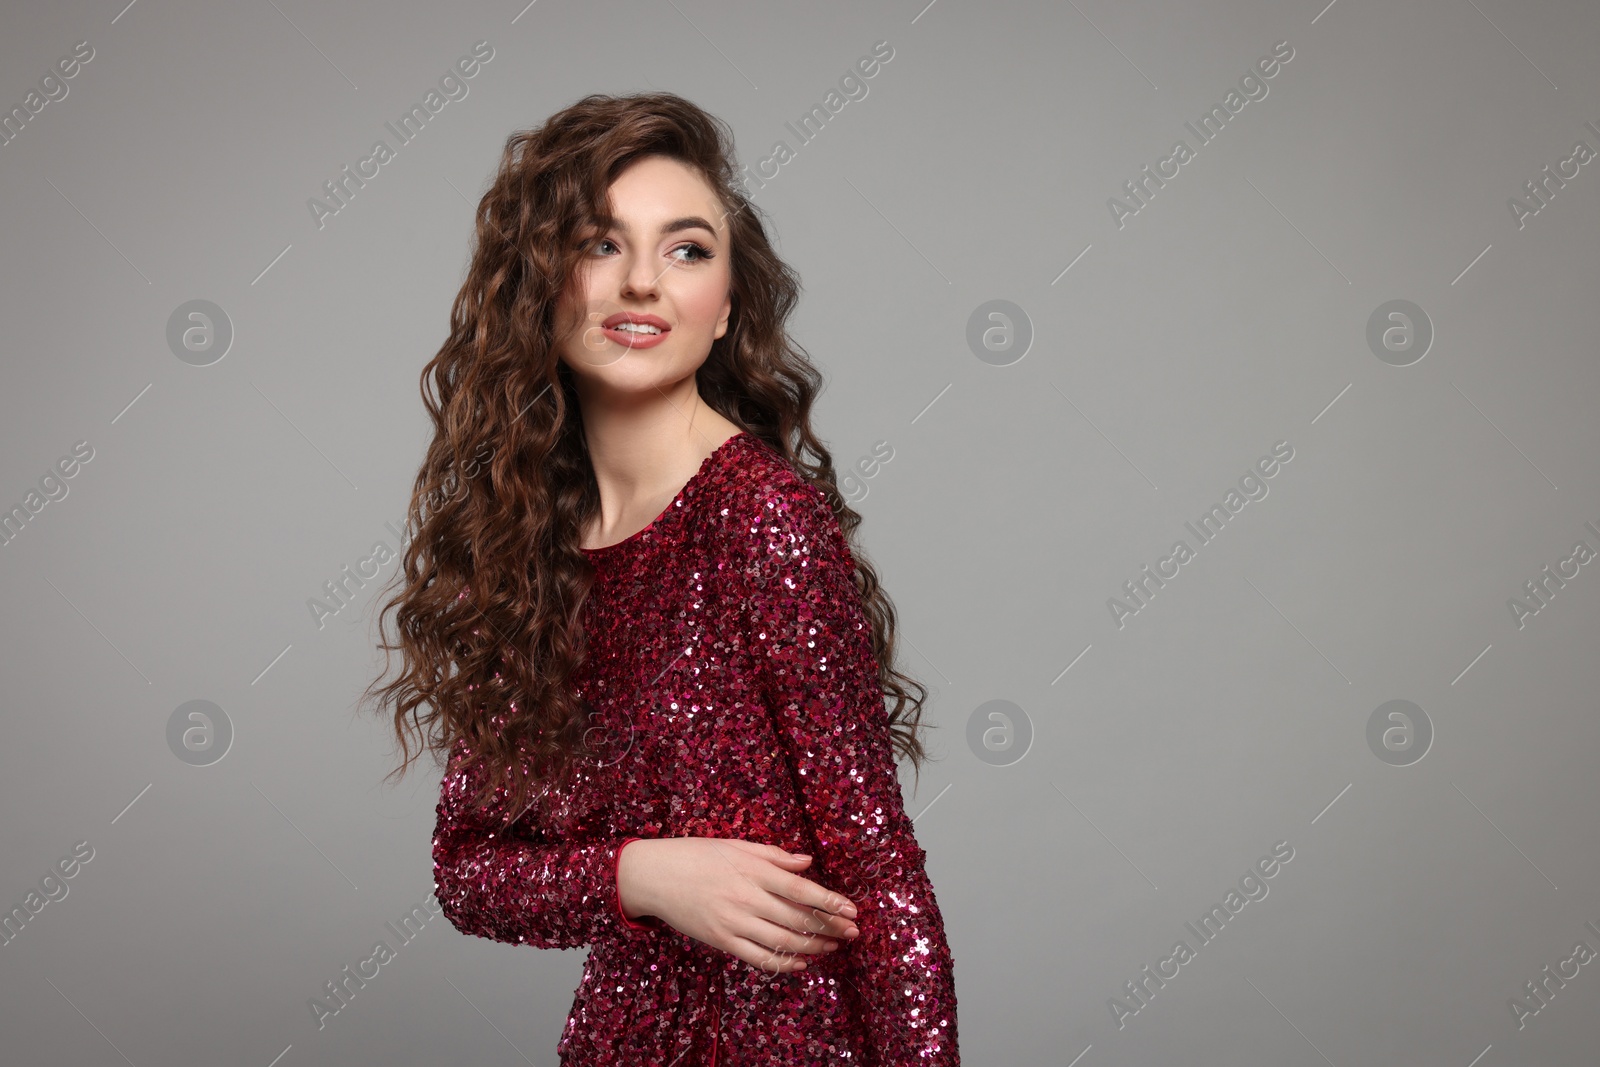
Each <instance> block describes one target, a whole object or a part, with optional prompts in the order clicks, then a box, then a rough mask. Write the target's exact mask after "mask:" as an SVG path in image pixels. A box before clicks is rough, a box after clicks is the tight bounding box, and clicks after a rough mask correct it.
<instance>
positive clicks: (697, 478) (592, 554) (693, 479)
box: [578, 430, 751, 559]
mask: <svg viewBox="0 0 1600 1067" xmlns="http://www.w3.org/2000/svg"><path fill="white" fill-rule="evenodd" d="M750 436H751V434H750V431H749V430H740V431H739V432H738V433H735V434H734V435H733V436H732V437H730V438H728V439H727V440H726V441H724V442H722V443H721V444H720V445H718V446H717V447H716V448H714V449H712V450H711V454H710V455H709V456H707V457H706V458H705V459H703V460H701V461H700V469H699V470H697V471H695V472H694V474H692V475H691V476H690V477H689V480H688V481H687V482H684V483H683V486H682V487H681V488H680V489H679V490H678V491H677V493H675V494H674V495H673V497H672V500H671V502H669V503H668V504H667V507H666V510H664V511H662V513H661V514H659V515H657V516H656V517H655V518H654V519H652V520H650V523H649V525H647V526H645V527H644V528H643V529H641V530H639V531H637V532H635V533H632V534H629V535H628V536H627V537H624V538H623V539H622V540H620V541H613V542H612V543H611V544H609V545H601V546H600V547H599V548H584V547H582V546H581V545H580V546H579V547H578V551H579V552H582V553H583V554H584V555H585V556H588V557H589V558H590V559H594V558H596V557H600V556H604V555H606V554H607V553H610V552H614V551H616V550H617V549H619V548H622V547H623V546H624V545H631V544H634V543H635V542H637V541H641V540H643V539H644V537H645V536H646V535H647V534H650V533H652V532H653V531H656V530H658V529H660V527H661V525H662V523H664V522H665V521H666V518H667V516H669V515H671V514H672V513H673V512H675V511H679V510H681V509H680V508H679V506H678V505H679V502H680V501H681V500H682V499H683V497H684V494H685V493H688V492H689V491H690V490H691V489H694V488H696V487H698V486H699V484H700V483H701V482H702V481H704V480H705V478H706V475H708V474H709V473H710V472H711V468H712V465H713V463H712V461H713V460H715V459H716V458H717V457H718V456H720V455H722V453H723V452H725V451H727V450H728V448H729V446H731V445H732V444H733V443H734V442H735V441H738V440H741V439H743V438H746V437H750Z"/></svg>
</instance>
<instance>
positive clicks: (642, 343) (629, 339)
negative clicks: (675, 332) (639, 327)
mask: <svg viewBox="0 0 1600 1067" xmlns="http://www.w3.org/2000/svg"><path fill="white" fill-rule="evenodd" d="M600 332H601V333H603V334H605V335H606V336H607V337H608V338H610V339H611V340H613V341H615V342H616V343H617V344H619V345H623V346H625V347H627V348H654V347H655V346H656V345H658V344H660V343H661V342H662V341H665V340H666V339H667V334H669V333H671V332H672V331H671V330H662V331H661V332H660V333H636V332H634V331H633V330H618V329H614V328H611V327H604V326H603V327H601V328H600Z"/></svg>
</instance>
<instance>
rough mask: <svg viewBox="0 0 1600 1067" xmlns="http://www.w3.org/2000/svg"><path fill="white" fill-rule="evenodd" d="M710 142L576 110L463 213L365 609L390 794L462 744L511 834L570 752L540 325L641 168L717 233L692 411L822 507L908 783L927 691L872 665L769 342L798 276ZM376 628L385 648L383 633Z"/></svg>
mask: <svg viewBox="0 0 1600 1067" xmlns="http://www.w3.org/2000/svg"><path fill="white" fill-rule="evenodd" d="M732 144H733V138H732V134H731V132H730V131H729V130H728V128H727V127H726V125H725V124H724V123H723V122H722V121H721V120H719V119H716V118H714V117H713V116H711V115H709V114H707V113H706V112H705V111H703V110H701V109H700V108H699V107H697V106H695V105H694V104H692V103H690V102H689V101H688V100H685V99H683V98H682V97H680V96H677V95H675V94H672V93H639V94H634V95H631V96H621V97H618V96H603V95H599V94H595V95H591V96H586V97H584V98H583V99H582V100H579V101H578V102H577V103H575V104H573V105H571V106H570V107H567V108H565V109H564V110H562V111H560V112H558V113H556V114H555V115H554V116H552V117H551V118H550V120H549V121H548V122H546V123H545V124H544V125H543V126H541V127H539V128H537V129H533V130H523V131H519V132H517V133H514V134H512V135H511V136H510V137H509V138H507V140H506V145H505V152H504V154H503V156H502V158H501V161H500V167H499V171H498V173H497V174H496V176H495V179H494V183H493V184H492V185H491V186H490V187H489V190H488V191H487V192H486V193H484V195H483V198H482V200H480V201H479V203H478V210H477V226H476V247H475V249H474V251H473V254H472V262H471V267H470V270H469V271H468V274H467V278H466V281H465V283H464V284H463V285H462V286H461V290H460V292H459V293H458V294H457V295H456V299H455V303H454V305H453V307H452V308H451V312H450V336H449V339H448V340H446V341H445V342H444V344H443V345H442V346H441V347H440V348H439V351H438V353H437V354H436V355H435V356H434V357H433V359H432V360H430V361H429V363H428V364H427V366H426V367H424V368H423V371H422V375H421V391H422V399H423V404H424V405H425V406H426V408H427V410H428V414H429V416H430V417H431V418H432V420H433V427H434V436H433V441H432V443H431V444H429V446H428V451H427V456H426V458H425V459H424V460H423V462H422V467H421V469H420V470H419V471H418V473H417V477H416V482H415V485H414V488H413V492H412V496H411V502H410V505H409V508H408V510H407V533H408V534H409V535H410V541H409V544H408V545H407V547H406V549H405V551H404V554H403V557H402V560H401V564H400V567H399V568H398V569H397V570H396V573H395V575H394V577H393V579H391V583H390V584H391V585H393V584H395V583H398V582H400V581H401V580H402V579H403V583H404V588H403V589H402V590H401V591H400V592H399V593H398V594H396V595H395V596H394V597H393V599H391V600H389V601H388V602H387V604H386V605H385V606H384V608H383V610H382V611H381V612H380V613H379V626H380V632H381V636H380V645H379V647H381V648H383V649H384V674H383V676H386V675H387V674H388V670H389V663H390V655H389V654H390V653H391V652H394V651H399V652H400V653H401V654H402V657H403V663H404V668H403V671H402V672H401V674H400V676H399V677H398V678H396V679H395V680H394V681H393V682H390V683H389V684H387V685H384V686H381V687H379V686H378V683H377V682H374V683H373V684H372V685H370V686H368V688H367V690H366V693H365V694H364V695H363V699H362V702H363V703H365V702H366V700H367V699H368V698H370V697H371V696H373V695H374V694H375V693H376V694H377V695H378V698H379V700H378V703H379V706H380V709H381V708H382V707H385V706H389V705H392V706H393V709H394V712H393V717H394V730H395V735H396V737H397V738H398V740H399V744H400V748H401V752H402V753H403V757H404V758H403V761H402V762H401V764H400V766H399V767H397V768H396V769H395V770H394V771H392V772H391V773H390V776H389V777H391V778H392V777H394V776H395V775H401V776H403V775H404V773H405V771H406V770H407V768H408V767H409V766H410V764H411V763H412V761H413V760H414V759H415V758H417V756H420V755H421V752H422V750H424V749H431V750H432V751H433V752H434V753H435V754H436V755H437V756H439V757H440V758H441V762H443V760H445V759H448V756H449V754H450V752H451V750H452V749H453V747H454V746H455V745H456V743H457V742H458V741H462V740H464V741H465V742H466V747H467V748H468V750H469V754H468V761H469V762H471V763H476V762H478V761H480V760H481V761H482V762H483V763H484V765H485V770H486V774H485V779H484V785H483V789H482V791H481V792H480V794H479V797H478V799H479V800H480V801H481V802H483V803H485V804H486V803H488V801H489V800H490V798H491V796H492V794H493V791H494V789H495V787H496V786H497V785H503V786H505V787H506V789H507V790H508V793H507V803H506V812H507V817H508V818H514V817H515V815H517V814H520V813H521V812H523V811H524V810H526V808H527V807H528V806H529V805H530V804H531V802H532V800H533V790H534V787H535V786H536V785H537V784H538V783H540V782H541V781H543V780H545V779H546V778H552V779H559V778H560V777H561V776H562V775H563V773H564V772H565V771H566V770H568V769H570V767H571V764H572V763H573V762H574V761H576V760H578V759H581V758H586V757H589V756H591V755H592V753H590V752H588V751H587V749H586V746H585V744H584V731H585V723H586V722H587V719H588V716H589V714H590V710H591V709H589V708H588V707H587V705H586V703H585V702H584V701H583V699H582V698H581V697H580V696H579V695H578V694H577V693H576V692H574V691H573V689H572V687H571V686H570V684H569V683H570V681H571V679H572V678H573V676H574V673H575V672H576V671H577V669H578V667H579V665H580V664H581V663H582V660H583V656H584V649H585V640H584V634H583V630H582V625H581V621H580V616H579V613H580V609H581V607H582V605H583V602H584V598H585V597H586V596H587V595H588V592H589V589H590V586H591V585H592V583H593V579H594V570H593V568H592V566H591V565H590V563H589V562H588V560H587V559H586V558H585V557H584V556H583V554H582V552H581V551H580V550H579V547H578V545H579V540H580V530H581V529H583V528H584V527H585V526H586V524H587V523H588V520H589V519H590V518H592V517H593V516H595V515H596V514H597V513H598V511H599V507H600V495H599V489H598V487H597V485H596V482H595V476H594V468H593V466H592V464H591V462H590V460H589V453H588V446H587V441H586V439H585V436H584V431H583V423H582V416H581V412H580V410H579V407H578V403H577V393H576V392H575V390H574V383H573V378H572V372H571V371H570V369H568V367H567V366H566V365H565V364H564V363H563V362H562V361H561V359H560V358H559V355H558V351H559V349H558V344H559V340H560V330H561V328H562V316H561V315H560V314H559V311H558V309H559V307H560V306H561V300H562V299H563V297H564V296H565V295H566V294H568V292H569V290H568V285H569V283H570V282H571V281H572V280H573V278H574V277H575V274H576V272H577V270H578V268H579V265H580V263H581V257H582V255H583V254H584V248H583V241H582V234H583V233H584V231H585V229H586V227H588V226H591V225H593V224H594V223H595V222H596V221H604V220H607V219H609V217H610V214H609V201H608V195H607V193H608V189H609V187H610V185H611V183H612V181H614V180H615V179H616V177H617V176H618V175H619V174H620V173H621V172H622V170H624V169H625V168H626V167H628V166H629V165H630V164H632V163H634V162H636V161H637V160H639V159H641V158H643V157H645V156H651V155H660V156H666V157H669V158H673V159H676V160H679V161H681V162H683V163H685V164H687V165H689V166H690V167H692V168H694V169H695V170H696V171H698V172H699V173H700V175H701V176H702V177H704V178H705V180H706V181H707V183H709V185H710V186H711V188H712V189H714V190H715V192H716V194H717V196H718V197H719V199H720V203H721V205H722V207H723V208H724V210H725V218H726V219H727V220H728V222H729V225H730V228H731V235H730V243H731V249H730V251H731V270H732V313H731V315H730V316H729V319H728V328H727V331H726V333H725V334H724V335H723V336H722V337H720V338H718V339H717V340H716V341H715V342H713V344H712V346H711V351H710V354H709V356H708V357H707V359H706V361H705V363H704V365H703V366H702V367H701V368H700V370H699V372H698V376H697V384H698V387H699V392H700V396H701V397H702V398H703V399H704V401H705V403H706V404H708V405H709V406H710V407H711V408H713V409H714V410H716V411H717V412H719V413H720V414H721V415H723V416H724V417H725V418H727V419H728V420H729V421H731V422H733V423H735V424H737V425H738V426H739V427H740V428H742V429H744V430H746V431H748V432H749V433H751V434H753V435H755V436H757V437H759V438H761V439H762V440H763V441H765V442H766V443H767V444H769V445H771V446H772V447H773V448H774V449H776V450H777V451H778V452H779V453H780V454H782V455H783V456H784V457H785V458H786V459H788V460H789V462H790V463H791V465H792V466H793V467H794V468H795V470H796V471H797V472H798V473H800V474H801V475H802V476H804V477H805V478H806V479H807V480H809V481H810V482H811V483H812V484H813V485H815V486H816V487H817V488H818V489H820V490H821V491H822V492H823V494H824V496H825V497H826V498H827V500H828V502H829V504H830V506H831V507H832V508H833V511H834V514H835V516H836V517H837V519H838V521H839V525H840V527H841V529H842V530H843V531H844V534H845V536H846V538H847V539H849V541H850V542H851V544H850V547H851V552H852V554H853V555H854V556H855V559H856V565H857V570H856V575H855V583H856V587H857V589H858V590H859V592H860V594H861V602H862V609H863V613H864V615H865V616H866V618H867V619H868V620H869V622H870V623H871V628H872V645H873V650H874V652H875V653H876V654H877V657H878V662H879V668H880V681H881V685H882V688H883V690H884V694H885V696H886V697H888V698H892V699H893V701H894V706H893V708H892V709H891V710H890V712H889V716H888V719H889V726H890V733H891V737H892V743H893V746H894V749H895V750H896V751H897V753H898V754H899V755H900V756H902V757H906V758H909V759H910V760H911V761H912V765H913V767H915V768H916V769H917V771H918V777H919V778H920V771H921V765H922V762H923V760H924V759H925V758H927V755H926V752H925V750H924V748H923V745H922V742H921V740H920V739H919V737H918V730H919V727H920V726H921V717H922V705H923V701H924V699H925V698H926V696H927V689H926V687H925V686H923V685H922V684H921V683H920V682H918V681H916V680H915V679H913V678H911V677H909V676H908V675H905V674H903V673H901V672H900V671H898V670H896V669H895V668H894V658H895V657H894V650H895V610H894V607H893V604H892V603H891V602H890V599H889V597H888V595H887V594H886V592H885V591H884V590H883V589H882V588H881V586H880V585H879V582H878V577H877V574H876V573H875V571H874V570H873V568H872V566H871V565H870V563H868V561H867V560H866V558H865V556H864V555H863V554H861V553H860V552H859V551H857V549H856V546H855V544H854V536H853V535H854V531H855V528H856V527H857V526H858V525H859V524H860V522H861V516H860V515H858V514H857V513H856V512H855V511H854V510H852V509H851V508H850V507H849V505H848V504H847V503H846V502H845V500H844V498H843V497H842V496H841V495H840V493H839V491H838V486H837V482H836V479H835V476H834V469H833V460H832V457H831V456H830V455H829V452H828V450H827V448H825V447H824V446H823V444H822V442H821V441H819V440H818V439H817V437H816V436H815V434H813V432H812V429H811V419H810V413H811V406H812V402H813V400H814V399H815V398H816V396H817V393H818V391H819V389H820V386H821V384H822V376H821V374H820V372H818V370H817V369H816V368H815V367H814V366H813V365H812V363H811V362H810V360H809V358H808V357H807V355H806V353H805V351H804V349H802V348H801V347H800V346H799V345H797V344H796V343H795V342H793V341H792V340H791V339H790V338H789V336H788V333H787V331H786V329H785V325H784V324H785V322H786V320H787V318H788V316H789V314H790V312H791V310H792V309H793V308H794V306H795V303H796V300H797V298H798V294H799V291H800V282H799V278H798V276H797V275H796V274H795V273H794V272H793V270H792V269H791V268H790V267H788V266H787V265H786V264H785V263H783V262H782V261H781V260H780V259H779V258H778V256H777V254H776V253H775V252H774V251H773V248H772V245H771V243H770V242H769V241H768V240H767V233H766V230H765V228H764V227H763V225H762V221H761V213H760V209H759V208H757V207H756V205H754V204H753V203H752V202H751V201H750V200H748V199H747V198H746V197H745V196H744V193H743V190H742V188H741V186H740V185H739V183H738V179H737V170H736V167H735V163H734V154H733V150H732ZM430 388H431V392H430ZM803 453H809V455H810V456H811V457H812V458H811V459H810V460H807V459H806V458H804V455H803ZM391 610H392V611H394V613H395V625H396V628H397V630H398V635H397V636H398V643H397V644H391V643H389V640H388V630H387V627H386V626H385V625H384V622H383V620H384V617H385V616H387V614H388V613H389V612H390V611H391ZM383 676H380V678H379V681H381V680H382V677H383ZM913 692H914V694H915V695H913ZM425 707H426V709H427V710H426V711H423V710H421V709H423V708H425ZM412 733H415V735H416V737H417V738H418V741H419V747H418V752H417V756H413V755H412V750H411V746H410V744H409V741H408V738H409V736H410V735H411V734H412Z"/></svg>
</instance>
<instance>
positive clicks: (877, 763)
mask: <svg viewBox="0 0 1600 1067" xmlns="http://www.w3.org/2000/svg"><path fill="white" fill-rule="evenodd" d="M745 507H746V510H747V513H746V514H744V515H737V514H735V515H730V519H732V520H735V521H734V525H733V529H734V530H735V531H737V538H738V539H739V541H741V542H742V544H741V545H740V547H739V548H736V549H735V551H734V553H733V558H732V560H731V561H730V564H729V565H730V566H732V567H735V568H737V573H736V574H734V575H733V576H732V579H733V584H734V586H735V587H736V588H737V589H738V591H739V593H740V594H741V595H742V596H743V600H744V610H745V611H746V612H747V619H748V622H749V624H750V644H751V647H752V651H753V653H754V655H755V658H756V660H757V662H758V665H759V667H760V672H761V676H762V685H763V689H764V690H765V693H766V696H767V700H768V707H769V708H770V709H771V713H772V716H773V720H774V723H775V724H776V725H777V727H778V732H779V736H780V737H781V738H783V740H784V741H785V742H786V744H787V746H788V749H789V754H790V756H791V759H792V761H793V769H794V776H795V782H796V785H797V787H798V789H799V791H800V795H801V798H802V800H803V802H804V804H805V810H806V814H807V816H808V818H809V821H810V824H811V827H812V829H813V830H814V832H815V833H816V837H817V845H818V847H819V851H820V854H819V856H818V857H817V860H818V863H817V868H816V869H815V871H814V876H815V877H816V878H817V879H818V880H819V881H821V882H823V883H824V884H827V885H830V886H832V887H834V888H836V889H837V890H838V891H839V892H841V893H844V894H845V895H846V896H848V897H850V899H852V900H853V901H855V902H856V905H857V907H858V909H859V914H858V916H857V918H856V925H857V926H858V927H859V928H860V930H861V935H860V937H859V938H857V939H856V940H855V941H853V942H852V943H850V944H849V945H848V946H847V947H845V948H843V949H841V951H844V952H847V953H848V954H849V960H850V963H851V965H852V969H853V972H854V975H855V980H856V982H857V984H858V987H859V991H860V993H861V997H862V1000H863V1002H864V1004H865V1005H866V1010H867V1011H866V1013H867V1018H866V1023H867V1029H868V1032H869V1039H870V1041H871V1046H870V1047H871V1049H872V1052H873V1057H872V1058H871V1060H870V1062H872V1063H875V1064H884V1065H895V1064H906V1065H909V1064H919V1065H922V1067H930V1065H937V1067H955V1065H957V1064H959V1062H960V1060H959V1053H958V1051H957V1047H956V1000H955V983H954V974H953V970H952V960H951V956H950V949H949V946H948V945H947V943H946V941H945V934H944V919H943V916H942V915H941V914H940V912H939V906H938V903H937V902H936V901H935V900H934V895H933V886H932V885H931V884H930V883H929V880H928V876H927V873H926V871H925V870H924V867H923V858H924V853H923V851H922V849H921V848H919V847H918V845H917V841H916V837H915V835H914V833H913V831H912V825H911V820H910V818H909V817H908V816H907V815H906V812H905V806H904V803H903V801H902V799H901V794H900V781H899V778H898V776H897V775H896V772H895V763H894V754H893V749H892V747H891V744H890V735H889V718H888V713H887V710H886V708H885V706H884V698H883V690H882V687H881V684H880V682H879V676H878V663H877V659H876V657H875V656H874V654H873V650H872V638H871V629H870V624H869V623H868V621H867V619H866V617H865V614H864V612H863V611H862V608H861V602H860V597H859V594H858V593H857V591H856V587H855V583H854V580H853V572H854V568H855V563H854V560H853V558H852V557H851V555H850V550H849V545H848V543H847V542H846V540H845V537H844V533H843V531H842V530H841V529H840V527H839V524H838V520H837V519H836V518H835V517H834V515H833V512H832V510H831V509H830V508H829V507H828V506H827V503H826V501H825V500H824V499H823V498H822V495H821V493H820V492H819V491H818V490H816V489H814V488H812V487H811V486H810V485H808V484H807V483H805V482H804V481H803V480H801V479H800V478H799V477H798V476H797V475H796V476H794V477H792V478H782V477H780V478H776V479H771V480H769V481H768V484H767V485H766V486H764V487H763V489H762V491H761V492H760V493H759V494H758V495H757V496H756V497H755V498H754V499H748V500H747V503H746V504H745ZM737 520H743V522H742V523H741V522H739V521H737Z"/></svg>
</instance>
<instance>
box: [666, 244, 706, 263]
mask: <svg viewBox="0 0 1600 1067" xmlns="http://www.w3.org/2000/svg"><path fill="white" fill-rule="evenodd" d="M672 251H673V252H693V253H694V256H693V258H685V259H681V260H679V262H681V263H699V262H701V261H702V260H707V259H712V258H715V256H716V253H715V252H713V251H711V249H709V248H707V247H706V246H705V245H701V244H695V243H694V242H692V241H691V242H690V243H688V244H686V245H680V246H679V247H677V248H674V249H673V250H672Z"/></svg>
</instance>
